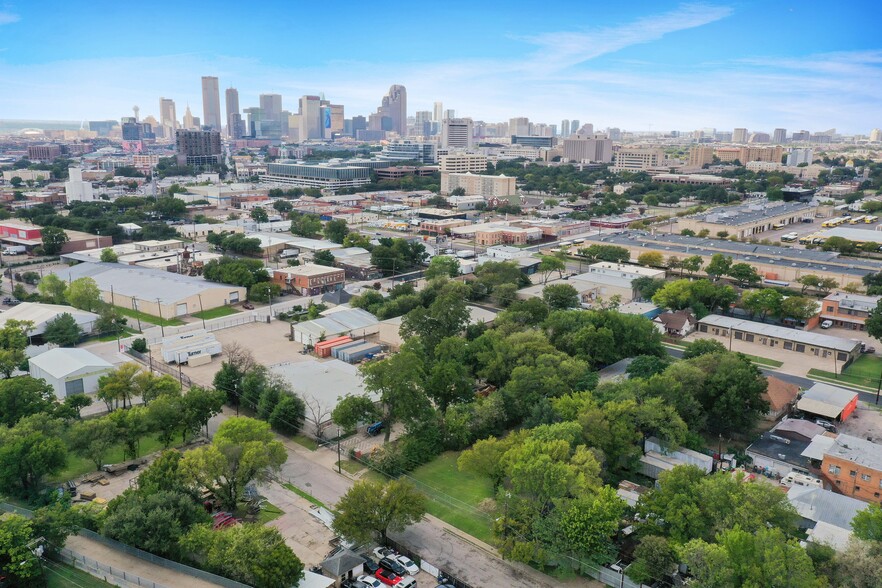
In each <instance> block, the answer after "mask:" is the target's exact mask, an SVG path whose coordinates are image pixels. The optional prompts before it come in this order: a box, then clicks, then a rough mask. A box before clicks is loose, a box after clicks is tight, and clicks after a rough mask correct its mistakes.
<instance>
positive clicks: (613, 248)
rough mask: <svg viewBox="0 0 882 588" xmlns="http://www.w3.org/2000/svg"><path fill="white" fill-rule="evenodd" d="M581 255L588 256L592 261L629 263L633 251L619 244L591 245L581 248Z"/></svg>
mask: <svg viewBox="0 0 882 588" xmlns="http://www.w3.org/2000/svg"><path fill="white" fill-rule="evenodd" d="M579 255H582V256H584V257H586V258H587V259H588V261H589V262H591V263H594V262H596V261H609V262H612V263H628V261H630V260H631V253H630V252H629V251H628V250H627V249H625V248H624V247H619V246H617V245H596V244H595V245H590V246H588V247H583V248H582V249H579Z"/></svg>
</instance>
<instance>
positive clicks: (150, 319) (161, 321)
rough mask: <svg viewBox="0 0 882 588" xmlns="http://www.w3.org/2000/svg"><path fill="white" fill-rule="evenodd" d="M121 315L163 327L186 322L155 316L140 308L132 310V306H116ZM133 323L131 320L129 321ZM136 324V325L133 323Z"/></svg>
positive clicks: (177, 325) (176, 325)
mask: <svg viewBox="0 0 882 588" xmlns="http://www.w3.org/2000/svg"><path fill="white" fill-rule="evenodd" d="M113 308H115V309H116V310H117V312H119V313H120V314H121V315H123V316H127V317H129V318H131V319H135V320H136V321H137V320H140V321H141V322H144V323H150V324H151V325H157V326H162V327H179V326H181V325H184V324H186V323H185V322H184V321H182V320H181V319H177V318H170V319H167V318H159V317H158V316H153V315H152V314H147V313H146V312H141V311H140V310H132V309H131V308H125V307H123V306H114V307H113ZM129 324H130V325H131V321H129ZM131 326H135V325H131Z"/></svg>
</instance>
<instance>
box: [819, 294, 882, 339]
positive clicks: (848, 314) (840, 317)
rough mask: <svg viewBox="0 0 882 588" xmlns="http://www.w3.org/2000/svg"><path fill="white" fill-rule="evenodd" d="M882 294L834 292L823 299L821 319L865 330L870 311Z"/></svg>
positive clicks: (837, 324) (849, 327)
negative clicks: (868, 294)
mask: <svg viewBox="0 0 882 588" xmlns="http://www.w3.org/2000/svg"><path fill="white" fill-rule="evenodd" d="M879 300H882V296H861V295H860V294H849V293H848V292H833V293H832V294H828V295H827V296H826V297H824V299H823V300H821V316H820V318H821V320H830V321H833V326H834V327H844V328H846V329H853V330H855V331H863V330H864V329H865V328H866V327H865V326H864V323H865V322H866V320H867V317H868V316H869V315H870V312H871V311H873V310H874V309H875V308H876V306H877V305H878V304H879Z"/></svg>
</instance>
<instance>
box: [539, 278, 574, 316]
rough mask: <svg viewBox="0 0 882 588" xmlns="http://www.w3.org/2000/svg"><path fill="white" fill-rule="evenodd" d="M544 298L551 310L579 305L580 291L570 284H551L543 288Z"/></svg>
mask: <svg viewBox="0 0 882 588" xmlns="http://www.w3.org/2000/svg"><path fill="white" fill-rule="evenodd" d="M542 300H544V301H545V303H546V304H547V305H548V307H549V308H550V309H551V310H566V309H568V308H578V307H579V292H578V290H576V289H575V288H573V287H572V286H571V285H570V284H551V285H550V286H545V289H543V290H542Z"/></svg>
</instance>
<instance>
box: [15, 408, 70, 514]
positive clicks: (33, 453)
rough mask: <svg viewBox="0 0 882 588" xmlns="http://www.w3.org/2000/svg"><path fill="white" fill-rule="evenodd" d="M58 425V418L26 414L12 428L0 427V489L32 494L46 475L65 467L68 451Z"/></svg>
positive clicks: (39, 486) (34, 493)
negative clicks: (26, 415)
mask: <svg viewBox="0 0 882 588" xmlns="http://www.w3.org/2000/svg"><path fill="white" fill-rule="evenodd" d="M61 427H62V423H61V420H59V419H52V418H50V417H48V416H47V415H45V414H35V415H31V416H28V417H25V418H23V419H21V420H20V421H19V422H18V424H16V425H15V426H14V427H12V428H6V427H0V492H3V493H8V494H12V495H15V496H20V497H23V498H30V497H33V496H35V495H36V493H37V492H38V491H39V490H41V489H42V488H43V479H44V478H45V477H46V476H49V475H52V474H57V473H58V472H60V471H61V470H62V468H64V466H65V464H66V463H67V450H66V448H65V444H64V442H63V441H62V440H61V439H60V434H61Z"/></svg>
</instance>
